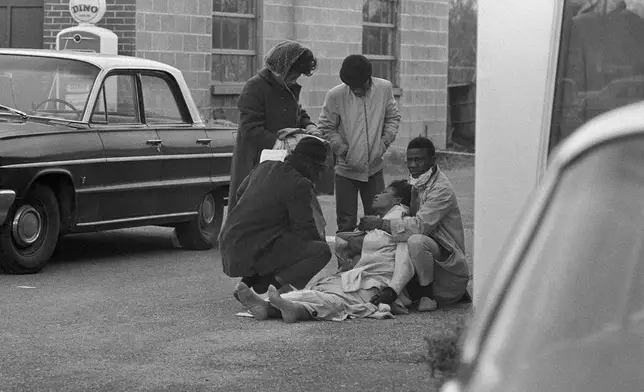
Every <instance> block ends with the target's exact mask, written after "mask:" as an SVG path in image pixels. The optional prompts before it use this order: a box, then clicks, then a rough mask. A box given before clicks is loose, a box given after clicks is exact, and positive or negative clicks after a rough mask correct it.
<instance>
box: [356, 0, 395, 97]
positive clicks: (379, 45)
mask: <svg viewBox="0 0 644 392" xmlns="http://www.w3.org/2000/svg"><path fill="white" fill-rule="evenodd" d="M397 3H398V2H397V0H364V5H363V7H362V26H363V27H362V53H363V54H364V55H365V56H366V57H368V58H369V59H370V60H371V62H372V64H373V75H374V76H376V77H379V78H383V79H387V80H389V81H391V82H392V83H393V84H394V85H396V81H395V75H396V73H395V70H396V54H395V48H396V45H395V43H396V20H397V19H398V18H397V13H396V9H397Z"/></svg>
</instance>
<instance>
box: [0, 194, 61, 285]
mask: <svg viewBox="0 0 644 392" xmlns="http://www.w3.org/2000/svg"><path fill="white" fill-rule="evenodd" d="M59 231H60V211H59V209H58V199H57V198H56V195H55V194H54V192H53V191H52V190H51V189H50V188H49V187H47V186H44V185H39V184H37V185H35V186H34V187H33V188H32V189H31V191H29V193H28V194H27V196H26V197H25V198H24V199H23V200H22V201H21V202H18V203H16V205H14V207H13V208H12V210H11V212H10V213H9V215H8V216H7V220H6V221H5V224H4V225H2V227H1V228H0V269H2V270H3V271H4V272H6V273H9V274H33V273H36V272H38V271H40V270H41V269H42V268H43V267H44V266H45V264H47V261H49V258H50V257H51V255H52V254H53V253H54V249H55V248H56V243H57V242H58V233H59Z"/></svg>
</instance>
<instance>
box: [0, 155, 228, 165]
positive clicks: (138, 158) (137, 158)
mask: <svg viewBox="0 0 644 392" xmlns="http://www.w3.org/2000/svg"><path fill="white" fill-rule="evenodd" d="M232 156H233V153H232V152H220V153H205V154H168V155H163V154H158V155H157V154H155V155H141V156H135V157H116V158H90V159H76V160H68V161H47V162H32V163H16V164H10V165H4V166H0V168H2V169H18V168H27V167H47V166H69V165H83V164H95V163H112V162H128V161H153V160H175V159H203V158H232Z"/></svg>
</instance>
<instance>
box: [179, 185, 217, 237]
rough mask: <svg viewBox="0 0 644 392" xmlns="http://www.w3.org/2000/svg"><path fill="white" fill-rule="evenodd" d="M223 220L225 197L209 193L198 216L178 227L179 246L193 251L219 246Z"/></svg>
mask: <svg viewBox="0 0 644 392" xmlns="http://www.w3.org/2000/svg"><path fill="white" fill-rule="evenodd" d="M223 218H224V199H223V197H221V196H220V195H218V194H217V193H214V192H210V193H208V194H207V195H206V196H204V198H203V199H202V200H201V203H199V208H198V210H197V215H196V216H195V217H194V218H193V219H192V220H191V221H190V222H186V223H181V224H179V225H177V226H176V228H175V232H176V235H177V240H178V241H179V245H181V247H182V248H184V249H191V250H204V249H211V248H212V247H213V246H215V245H216V244H217V237H219V231H220V230H221V224H222V221H223Z"/></svg>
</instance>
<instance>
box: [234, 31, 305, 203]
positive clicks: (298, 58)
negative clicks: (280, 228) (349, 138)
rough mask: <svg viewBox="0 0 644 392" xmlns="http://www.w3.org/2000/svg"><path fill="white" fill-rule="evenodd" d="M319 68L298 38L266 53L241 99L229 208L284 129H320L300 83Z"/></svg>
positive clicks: (238, 106)
mask: <svg viewBox="0 0 644 392" xmlns="http://www.w3.org/2000/svg"><path fill="white" fill-rule="evenodd" d="M316 67H317V60H316V59H315V57H314V56H313V52H311V50H310V49H308V48H306V47H304V46H302V44H300V43H299V42H296V41H282V42H280V43H279V44H277V45H276V46H275V47H274V48H273V49H271V51H270V52H269V53H268V55H267V56H266V63H265V68H264V69H262V70H261V71H259V73H258V74H257V75H255V76H253V77H252V78H250V79H249V80H248V82H246V85H245V86H244V89H243V90H242V93H241V95H240V96H239V100H238V101H237V108H238V109H239V112H240V117H239V128H238V132H237V140H236V143H235V152H234V154H233V162H232V170H231V171H232V173H231V176H230V193H229V196H228V211H231V210H232V209H233V208H234V207H235V205H237V188H238V187H239V185H240V184H241V182H242V181H243V180H244V178H245V177H246V176H247V175H248V174H249V173H250V172H251V170H252V169H253V167H254V166H255V165H257V164H258V163H259V159H260V155H261V153H262V150H264V149H272V148H273V146H274V145H275V142H276V141H277V140H278V139H280V140H281V139H283V138H285V137H286V136H287V135H288V131H286V130H284V131H281V130H283V129H285V128H303V129H306V130H307V132H309V133H311V132H316V131H317V127H316V125H315V124H313V122H312V121H311V119H310V118H309V115H308V114H307V113H306V111H305V110H304V109H302V107H301V105H300V103H299V100H300V91H301V90H302V86H300V85H299V84H297V79H298V78H299V77H300V76H302V75H306V76H311V75H312V74H313V71H314V70H315V69H316ZM280 131H281V132H280Z"/></svg>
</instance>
